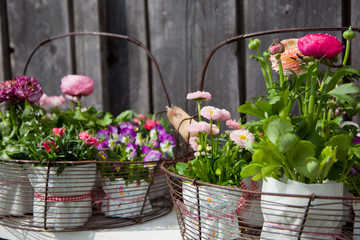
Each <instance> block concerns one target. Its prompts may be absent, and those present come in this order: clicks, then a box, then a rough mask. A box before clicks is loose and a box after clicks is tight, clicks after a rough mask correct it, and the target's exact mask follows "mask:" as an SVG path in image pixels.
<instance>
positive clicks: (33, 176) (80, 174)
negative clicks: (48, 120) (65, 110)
mask: <svg viewBox="0 0 360 240" xmlns="http://www.w3.org/2000/svg"><path fill="white" fill-rule="evenodd" d="M24 141H25V144H26V145H27V147H28V148H29V149H30V151H31V153H30V154H29V159H30V160H33V163H32V164H31V165H29V166H28V167H27V173H28V178H29V180H30V183H31V185H32V187H33V188H34V207H33V208H34V209H33V221H34V224H35V225H37V226H44V229H48V228H55V229H56V230H63V229H68V228H76V227H80V226H82V225H84V224H85V223H86V222H87V220H88V219H89V217H90V216H91V214H92V199H91V191H92V190H93V188H94V186H95V181H96V164H95V163H88V162H86V161H87V160H95V159H96V158H97V156H98V152H99V151H98V149H97V145H98V139H97V138H95V137H93V136H92V135H90V134H89V132H88V131H83V132H79V131H78V130H77V129H75V128H74V127H73V126H64V127H63V128H53V129H52V130H48V129H47V128H45V129H40V131H39V132H38V134H36V135H34V136H32V137H30V138H25V140H24ZM84 161H85V162H84Z"/></svg>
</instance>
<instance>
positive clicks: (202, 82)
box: [199, 27, 360, 91]
mask: <svg viewBox="0 0 360 240" xmlns="http://www.w3.org/2000/svg"><path fill="white" fill-rule="evenodd" d="M347 29H348V27H310V28H286V29H278V30H269V31H261V32H254V33H245V34H241V35H237V36H234V37H231V38H228V39H226V40H224V41H222V42H220V43H218V44H216V45H215V46H214V47H213V48H212V49H211V51H210V53H209V55H208V56H207V57H206V59H205V63H204V65H203V68H202V71H201V76H200V85H199V90H200V91H202V90H203V86H204V78H205V73H206V69H207V67H208V65H209V62H210V60H211V58H212V56H213V55H214V54H215V52H216V51H217V50H218V49H219V48H221V47H223V46H225V45H227V44H230V43H233V42H236V41H239V40H243V39H246V38H249V37H257V36H262V35H269V34H275V33H288V32H307V31H346V30H347ZM352 30H353V31H356V32H360V28H352Z"/></svg>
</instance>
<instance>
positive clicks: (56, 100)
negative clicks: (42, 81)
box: [39, 93, 66, 111]
mask: <svg viewBox="0 0 360 240" xmlns="http://www.w3.org/2000/svg"><path fill="white" fill-rule="evenodd" d="M65 102H66V99H65V98H64V97H63V96H48V95H46V94H45V93H44V94H43V95H42V97H41V98H40V101H39V104H40V106H41V107H42V108H44V109H45V110H46V111H50V110H51V109H54V108H61V107H62V106H63V105H64V104H65Z"/></svg>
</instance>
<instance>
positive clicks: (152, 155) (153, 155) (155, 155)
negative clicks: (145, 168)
mask: <svg viewBox="0 0 360 240" xmlns="http://www.w3.org/2000/svg"><path fill="white" fill-rule="evenodd" d="M161 157H162V154H161V152H159V151H157V150H151V151H150V152H149V153H148V154H147V155H145V157H144V162H151V161H158V160H160V159H161Z"/></svg>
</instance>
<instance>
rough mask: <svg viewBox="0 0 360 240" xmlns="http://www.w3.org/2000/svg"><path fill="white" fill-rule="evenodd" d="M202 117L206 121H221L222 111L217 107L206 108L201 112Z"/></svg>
mask: <svg viewBox="0 0 360 240" xmlns="http://www.w3.org/2000/svg"><path fill="white" fill-rule="evenodd" d="M200 114H201V116H203V117H204V118H206V119H209V120H210V119H213V120H220V118H221V117H222V113H221V110H220V109H218V108H215V107H211V106H206V107H203V108H202V109H201V110H200Z"/></svg>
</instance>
